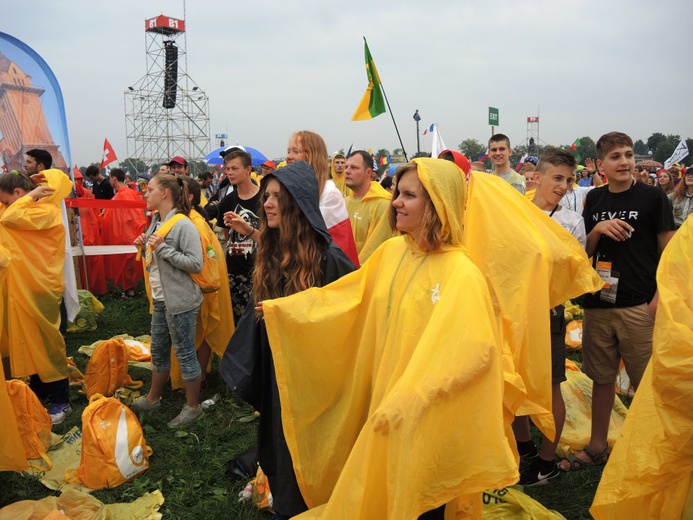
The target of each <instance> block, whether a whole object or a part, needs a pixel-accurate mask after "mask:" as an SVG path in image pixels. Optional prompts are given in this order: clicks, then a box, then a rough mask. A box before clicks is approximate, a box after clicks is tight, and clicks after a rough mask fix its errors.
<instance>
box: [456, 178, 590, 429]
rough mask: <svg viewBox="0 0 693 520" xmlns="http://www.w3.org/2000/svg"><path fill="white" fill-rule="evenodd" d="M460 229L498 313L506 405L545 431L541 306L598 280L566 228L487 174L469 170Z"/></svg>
mask: <svg viewBox="0 0 693 520" xmlns="http://www.w3.org/2000/svg"><path fill="white" fill-rule="evenodd" d="M464 233H465V235H464V241H465V245H466V246H467V247H468V248H469V252H470V256H471V258H472V260H473V261H474V263H475V264H476V265H477V266H478V267H479V269H481V272H482V273H483V274H484V276H485V278H486V280H487V281H488V284H489V288H490V290H491V297H492V299H493V304H494V309H495V311H496V316H497V317H498V320H499V326H500V330H501V337H502V342H503V348H504V352H505V364H504V368H505V374H506V383H507V385H506V394H505V403H506V407H507V408H508V409H509V410H510V412H511V413H513V414H515V415H527V414H533V418H534V419H535V421H536V422H538V425H539V426H540V428H541V430H542V432H544V433H545V434H546V435H547V436H549V437H551V438H552V437H553V435H554V433H555V428H554V423H553V419H552V415H551V335H550V326H549V312H548V310H549V309H551V308H553V307H555V306H556V305H559V304H561V303H564V302H565V301H566V300H568V299H570V298H573V297H576V296H580V295H582V294H584V293H587V292H595V291H597V290H599V289H600V288H601V286H602V281H601V279H600V278H599V276H598V275H597V273H596V272H595V271H594V269H593V268H592V266H591V265H590V263H589V261H588V259H587V255H586V253H585V251H584V250H583V249H582V247H581V246H580V244H579V242H578V241H577V240H576V239H575V238H574V237H573V236H572V235H571V234H570V233H568V232H567V231H566V230H565V229H563V228H562V227H561V226H560V225H559V224H557V223H556V222H554V221H553V220H552V219H551V218H550V217H549V216H548V215H546V214H545V213H544V212H543V211H541V210H540V209H539V208H537V207H536V206H535V205H534V204H532V203H531V202H530V201H528V200H527V199H526V198H525V197H524V196H522V194H520V193H519V192H517V191H516V190H515V189H514V188H512V186H510V185H509V184H508V183H507V182H505V181H503V180H502V179H500V178H498V177H496V176H494V175H487V174H484V173H478V172H472V175H471V181H470V186H469V197H468V203H467V209H466V211H465V214H464ZM525 392H526V396H524V395H523V394H524V393H525Z"/></svg>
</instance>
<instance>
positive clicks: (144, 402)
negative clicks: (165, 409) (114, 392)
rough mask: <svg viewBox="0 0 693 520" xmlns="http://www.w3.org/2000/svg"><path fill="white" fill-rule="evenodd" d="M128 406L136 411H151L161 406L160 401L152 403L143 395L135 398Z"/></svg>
mask: <svg viewBox="0 0 693 520" xmlns="http://www.w3.org/2000/svg"><path fill="white" fill-rule="evenodd" d="M130 408H132V409H133V410H135V411H137V412H151V411H152V410H158V409H159V408H161V401H157V402H156V403H152V402H151V401H150V400H149V399H147V396H145V395H143V396H140V397H138V398H137V399H135V400H134V401H133V402H132V403H131V404H130Z"/></svg>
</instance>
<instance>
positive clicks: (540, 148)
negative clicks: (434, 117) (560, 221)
mask: <svg viewBox="0 0 693 520" xmlns="http://www.w3.org/2000/svg"><path fill="white" fill-rule="evenodd" d="M679 142H681V136H679V135H674V134H668V135H664V134H662V133H659V132H656V133H654V134H652V135H651V136H650V137H649V138H648V139H647V140H646V141H643V140H642V139H638V140H637V141H635V142H634V143H633V151H634V152H635V155H636V156H638V159H647V158H651V159H653V160H654V161H657V162H660V163H662V164H664V161H666V160H667V159H668V158H669V157H671V154H673V153H674V150H675V149H676V147H677V146H678V144H679ZM575 143H576V146H575V148H572V145H570V144H567V145H560V146H559V148H564V149H566V150H572V151H573V153H574V154H575V156H576V157H578V158H579V162H580V163H582V164H584V162H585V159H587V158H592V159H596V158H597V147H596V145H595V142H594V140H593V139H592V138H591V137H589V136H583V137H580V138H579V139H576V140H575ZM578 143H579V144H578ZM511 144H512V142H511ZM686 144H687V145H688V149H689V150H690V155H689V156H688V157H686V158H685V159H684V160H683V161H681V162H682V164H683V165H684V166H691V165H692V164H693V139H686ZM548 146H551V145H548V144H546V143H535V145H534V147H533V149H532V150H531V151H530V150H529V148H530V147H529V146H528V145H527V143H525V144H520V145H517V146H512V147H511V148H512V154H511V155H510V164H511V165H513V166H514V165H515V164H517V163H518V162H519V161H520V159H521V158H522V156H524V155H525V154H528V155H533V156H536V157H539V156H540V155H541V154H542V153H543V152H544V150H545V149H546V148H547V147H548ZM457 148H458V150H459V151H460V152H462V153H463V154H464V155H466V156H467V158H468V159H469V160H470V161H476V160H477V159H478V158H479V157H480V156H481V155H482V154H483V153H484V152H485V151H486V143H482V142H479V141H477V140H476V139H465V140H464V141H462V142H461V143H460V144H459V145H458V146H457ZM401 153H402V150H401V148H397V149H395V150H394V151H393V152H392V155H391V154H390V152H389V151H388V150H387V149H384V148H381V149H380V150H378V152H377V153H376V154H375V160H376V164H380V158H381V157H387V156H388V155H391V156H395V155H398V154H401ZM416 156H417V154H414V156H413V157H416ZM421 156H423V157H430V154H429V153H424V152H422V153H421ZM484 163H485V164H486V168H488V169H490V168H491V161H490V159H486V160H485V161H484Z"/></svg>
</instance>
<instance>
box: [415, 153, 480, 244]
mask: <svg viewBox="0 0 693 520" xmlns="http://www.w3.org/2000/svg"><path fill="white" fill-rule="evenodd" d="M412 162H413V163H414V164H416V170H417V173H418V175H419V181H421V184H423V187H424V188H425V189H426V191H427V192H428V196H429V197H431V201H432V202H433V205H434V206H435V208H436V213H437V214H438V218H439V219H440V222H441V224H442V233H441V238H442V239H443V242H445V243H446V244H449V245H451V246H454V247H462V246H463V243H464V234H463V229H464V207H465V199H466V195H467V185H466V183H465V176H464V172H463V171H462V170H460V169H459V168H458V167H457V166H456V165H455V163H453V162H451V161H444V160H442V159H430V158H418V159H414V160H413V161H412Z"/></svg>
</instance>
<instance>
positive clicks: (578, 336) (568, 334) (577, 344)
mask: <svg viewBox="0 0 693 520" xmlns="http://www.w3.org/2000/svg"><path fill="white" fill-rule="evenodd" d="M565 346H566V347H567V348H569V349H571V350H579V349H582V320H573V321H570V322H568V325H566V328H565Z"/></svg>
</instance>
